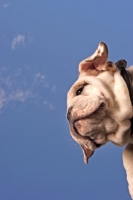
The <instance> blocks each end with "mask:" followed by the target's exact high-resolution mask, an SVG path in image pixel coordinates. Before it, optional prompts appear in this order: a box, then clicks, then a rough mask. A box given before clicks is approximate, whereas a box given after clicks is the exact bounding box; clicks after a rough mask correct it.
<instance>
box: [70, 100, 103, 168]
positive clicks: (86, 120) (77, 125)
mask: <svg viewBox="0 0 133 200" xmlns="http://www.w3.org/2000/svg"><path fill="white" fill-rule="evenodd" d="M90 107H91V106H90ZM74 109H75V108H74ZM74 109H73V108H71V107H70V108H69V109H68V113H67V114H68V121H69V125H70V133H71V136H72V138H73V139H74V140H75V141H76V142H77V143H78V144H79V145H80V146H81V148H82V150H83V155H84V162H85V163H86V164H87V163H88V159H89V158H90V157H91V156H92V155H93V154H94V151H95V150H96V149H97V148H99V147H101V146H102V145H103V144H105V137H104V135H103V134H102V132H103V131H104V130H103V129H102V128H101V127H102V125H101V124H102V123H101V120H102V117H101V116H105V114H104V111H105V110H106V102H105V101H101V100H99V101H97V102H96V103H95V106H94V107H93V109H90V108H89V112H88V113H87V115H85V114H84V113H83V114H82V110H81V109H80V112H78V110H74ZM86 109H87V108H86ZM100 126H101V127H100Z"/></svg>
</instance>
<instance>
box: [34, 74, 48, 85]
mask: <svg viewBox="0 0 133 200" xmlns="http://www.w3.org/2000/svg"><path fill="white" fill-rule="evenodd" d="M39 84H42V85H43V86H44V87H49V84H48V83H47V81H46V79H45V76H44V74H41V73H40V72H38V73H36V74H35V75H34V82H33V85H34V86H38V85H39Z"/></svg>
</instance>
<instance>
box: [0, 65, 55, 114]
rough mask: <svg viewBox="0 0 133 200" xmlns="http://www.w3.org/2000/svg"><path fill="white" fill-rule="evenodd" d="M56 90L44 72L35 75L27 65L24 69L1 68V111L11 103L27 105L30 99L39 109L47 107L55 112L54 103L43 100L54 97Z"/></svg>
mask: <svg viewBox="0 0 133 200" xmlns="http://www.w3.org/2000/svg"><path fill="white" fill-rule="evenodd" d="M55 90H56V86H53V87H51V86H50V85H49V83H48V82H47V80H46V76H45V75H44V74H43V73H42V72H37V73H34V72H33V70H32V68H31V67H29V66H28V67H27V65H25V66H23V68H22V67H18V68H13V67H11V66H8V67H5V66H2V67H0V110H1V109H2V108H3V107H5V106H6V105H9V103H10V106H12V105H14V104H15V103H16V102H18V101H19V102H21V103H24V102H25V103H26V102H27V101H28V100H29V99H30V102H32V103H33V104H36V105H38V106H39V107H41V106H43V107H44V105H45V106H46V107H48V108H49V109H50V110H54V109H55V107H54V105H53V103H52V102H50V101H43V99H44V97H45V98H46V97H47V95H50V96H51V95H53V92H54V91H55ZM50 93H51V94H50ZM51 98H53V97H52V96H51ZM52 101H53V100H52ZM28 102H29V101H28Z"/></svg>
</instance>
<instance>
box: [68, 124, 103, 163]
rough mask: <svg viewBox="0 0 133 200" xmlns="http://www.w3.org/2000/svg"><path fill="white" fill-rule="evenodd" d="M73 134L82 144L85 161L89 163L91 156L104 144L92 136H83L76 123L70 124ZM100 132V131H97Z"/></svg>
mask: <svg viewBox="0 0 133 200" xmlns="http://www.w3.org/2000/svg"><path fill="white" fill-rule="evenodd" d="M70 129H71V135H72V137H73V139H74V140H75V141H76V142H77V143H78V144H79V145H80V146H81V148H82V151H83V157H84V163H85V164H87V163H88V160H89V158H90V157H91V156H92V155H93V154H94V151H95V150H96V149H97V148H99V147H101V146H102V144H101V143H98V142H96V141H95V140H94V139H93V138H92V137H91V136H83V135H81V134H80V133H79V132H78V130H77V129H76V127H75V125H74V123H72V124H71V125H70ZM97 134H98V133H97Z"/></svg>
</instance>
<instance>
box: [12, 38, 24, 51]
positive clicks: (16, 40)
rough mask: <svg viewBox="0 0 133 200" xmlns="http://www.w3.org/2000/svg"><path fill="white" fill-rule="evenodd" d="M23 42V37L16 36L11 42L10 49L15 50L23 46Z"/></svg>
mask: <svg viewBox="0 0 133 200" xmlns="http://www.w3.org/2000/svg"><path fill="white" fill-rule="evenodd" d="M24 41H25V35H20V34H19V35H17V36H16V37H15V38H14V39H13V41H12V44H11V49H12V50H15V49H16V47H17V46H18V45H21V44H24Z"/></svg>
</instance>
